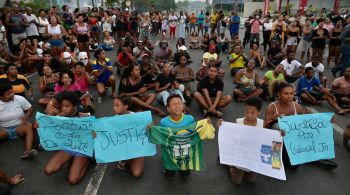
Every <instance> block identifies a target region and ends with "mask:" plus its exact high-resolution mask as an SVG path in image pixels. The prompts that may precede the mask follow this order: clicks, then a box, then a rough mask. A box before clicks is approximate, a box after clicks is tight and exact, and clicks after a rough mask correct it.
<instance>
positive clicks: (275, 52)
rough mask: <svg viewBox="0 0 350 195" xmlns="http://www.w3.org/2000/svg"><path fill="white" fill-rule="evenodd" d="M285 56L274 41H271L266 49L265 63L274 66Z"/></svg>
mask: <svg viewBox="0 0 350 195" xmlns="http://www.w3.org/2000/svg"><path fill="white" fill-rule="evenodd" d="M284 58H285V53H284V52H283V51H282V49H281V48H280V47H277V45H276V43H271V47H269V49H268V50H267V58H266V65H268V66H271V67H273V68H275V67H276V66H277V65H278V64H280V63H281V62H282V60H283V59H284Z"/></svg>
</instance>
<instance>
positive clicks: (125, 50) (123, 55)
mask: <svg viewBox="0 0 350 195" xmlns="http://www.w3.org/2000/svg"><path fill="white" fill-rule="evenodd" d="M131 63H135V64H138V61H137V60H136V58H135V56H133V54H132V52H131V47H130V45H129V44H128V43H125V44H124V45H123V46H122V52H120V53H118V55H117V58H116V60H115V64H114V65H116V66H117V74H118V75H119V74H123V72H124V70H125V69H126V68H128V67H129V65H130V64H131Z"/></svg>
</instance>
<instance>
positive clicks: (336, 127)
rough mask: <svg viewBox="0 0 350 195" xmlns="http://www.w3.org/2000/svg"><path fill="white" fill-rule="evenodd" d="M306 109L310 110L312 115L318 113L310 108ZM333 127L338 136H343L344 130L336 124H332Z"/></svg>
mask: <svg viewBox="0 0 350 195" xmlns="http://www.w3.org/2000/svg"><path fill="white" fill-rule="evenodd" d="M306 109H308V110H310V111H311V112H313V113H318V111H317V110H316V109H315V108H313V107H311V106H306ZM333 127H334V129H335V130H336V131H337V132H338V133H340V135H343V133H344V130H343V129H342V128H341V127H339V126H338V125H337V124H333Z"/></svg>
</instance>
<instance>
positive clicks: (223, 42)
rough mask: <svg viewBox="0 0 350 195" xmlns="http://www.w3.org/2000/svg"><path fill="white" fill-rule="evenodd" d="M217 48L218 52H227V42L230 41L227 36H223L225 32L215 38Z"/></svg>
mask: <svg viewBox="0 0 350 195" xmlns="http://www.w3.org/2000/svg"><path fill="white" fill-rule="evenodd" d="M216 42H217V46H218V50H219V51H220V53H227V52H228V49H229V43H230V41H229V40H228V38H227V37H226V36H225V33H221V34H220V37H218V38H217V39H216Z"/></svg>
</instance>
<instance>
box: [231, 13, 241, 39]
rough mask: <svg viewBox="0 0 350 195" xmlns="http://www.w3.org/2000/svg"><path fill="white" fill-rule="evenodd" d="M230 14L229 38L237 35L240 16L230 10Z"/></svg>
mask: <svg viewBox="0 0 350 195" xmlns="http://www.w3.org/2000/svg"><path fill="white" fill-rule="evenodd" d="M231 14H232V15H231V26H230V35H231V39H233V37H234V36H235V35H238V30H239V24H240V23H241V18H240V17H239V16H238V15H237V13H235V12H232V13H231Z"/></svg>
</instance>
